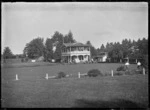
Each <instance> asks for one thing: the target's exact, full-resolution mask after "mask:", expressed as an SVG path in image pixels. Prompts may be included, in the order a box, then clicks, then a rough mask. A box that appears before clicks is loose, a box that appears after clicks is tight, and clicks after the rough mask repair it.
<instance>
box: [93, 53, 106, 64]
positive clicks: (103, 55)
mask: <svg viewBox="0 0 150 110" xmlns="http://www.w3.org/2000/svg"><path fill="white" fill-rule="evenodd" d="M107 57H108V54H107V52H100V53H99V54H98V55H97V56H96V57H95V58H94V59H95V60H97V62H106V60H107Z"/></svg>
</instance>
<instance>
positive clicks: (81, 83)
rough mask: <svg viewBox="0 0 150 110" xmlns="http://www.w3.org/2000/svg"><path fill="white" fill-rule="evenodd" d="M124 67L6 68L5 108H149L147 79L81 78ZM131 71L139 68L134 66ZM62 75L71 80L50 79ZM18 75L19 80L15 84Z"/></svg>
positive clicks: (119, 77) (59, 66)
mask: <svg viewBox="0 0 150 110" xmlns="http://www.w3.org/2000/svg"><path fill="white" fill-rule="evenodd" d="M119 65H120V64H77V65H55V66H38V67H24V68H2V78H1V80H2V84H1V85H2V86H1V88H2V107H7V108H9V107H11V108H13V107H21V108H23V107H25V108H32V107H34V108H36V107H37V108H50V107H52V108H53V107H100V108H103V107H106V108H112V107H121V108H122V107H123V108H125V107H129V108H139V107H140V108H142V107H148V77H147V75H127V76H114V77H111V76H106V77H101V76H98V77H95V78H89V77H85V78H80V79H78V78H77V73H78V72H81V73H84V72H88V70H90V69H93V68H95V69H99V70H101V71H103V72H104V71H110V70H111V69H114V70H116V68H117V67H119ZM130 66H131V67H130V68H131V69H132V68H135V67H136V65H130ZM59 71H63V72H65V73H67V74H73V77H71V78H62V79H48V80H46V79H45V78H44V77H45V74H46V73H49V75H57V73H58V72H59ZM15 74H18V76H19V80H18V81H15Z"/></svg>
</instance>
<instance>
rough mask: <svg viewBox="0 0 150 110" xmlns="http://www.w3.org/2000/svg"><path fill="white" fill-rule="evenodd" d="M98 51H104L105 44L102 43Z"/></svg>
mask: <svg viewBox="0 0 150 110" xmlns="http://www.w3.org/2000/svg"><path fill="white" fill-rule="evenodd" d="M100 51H101V52H104V51H105V46H104V44H102V45H101V47H100Z"/></svg>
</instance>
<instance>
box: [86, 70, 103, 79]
mask: <svg viewBox="0 0 150 110" xmlns="http://www.w3.org/2000/svg"><path fill="white" fill-rule="evenodd" d="M87 74H88V76H89V77H96V76H98V75H101V76H102V73H101V71H99V70H98V69H92V70H89V71H88V73H87Z"/></svg>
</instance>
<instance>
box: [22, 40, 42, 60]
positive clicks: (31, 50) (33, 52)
mask: <svg viewBox="0 0 150 110" xmlns="http://www.w3.org/2000/svg"><path fill="white" fill-rule="evenodd" d="M43 41H44V39H43V38H40V37H38V38H35V39H33V40H32V41H30V42H29V43H27V44H26V47H25V48H24V53H26V54H27V56H28V57H29V58H36V57H40V56H43V55H44V44H43Z"/></svg>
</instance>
